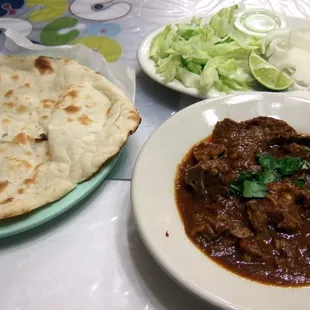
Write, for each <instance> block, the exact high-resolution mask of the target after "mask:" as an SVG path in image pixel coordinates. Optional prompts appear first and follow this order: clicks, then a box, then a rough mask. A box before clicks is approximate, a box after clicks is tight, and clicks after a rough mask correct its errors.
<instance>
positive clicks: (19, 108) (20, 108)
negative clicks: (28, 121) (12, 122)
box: [17, 104, 28, 113]
mask: <svg viewBox="0 0 310 310" xmlns="http://www.w3.org/2000/svg"><path fill="white" fill-rule="evenodd" d="M26 111H28V108H27V107H26V106H25V105H23V104H22V105H20V106H18V108H17V113H25V112H26Z"/></svg>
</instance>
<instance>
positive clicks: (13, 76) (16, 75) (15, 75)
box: [11, 74, 19, 81]
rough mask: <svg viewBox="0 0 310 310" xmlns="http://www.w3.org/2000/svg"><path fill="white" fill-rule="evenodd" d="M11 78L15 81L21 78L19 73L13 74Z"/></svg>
mask: <svg viewBox="0 0 310 310" xmlns="http://www.w3.org/2000/svg"><path fill="white" fill-rule="evenodd" d="M11 79H12V80H13V81H17V80H18V79H19V75H18V74H13V75H11Z"/></svg>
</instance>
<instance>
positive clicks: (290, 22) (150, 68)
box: [138, 15, 309, 99]
mask: <svg viewBox="0 0 310 310" xmlns="http://www.w3.org/2000/svg"><path fill="white" fill-rule="evenodd" d="M191 18H192V17H190V18H186V19H182V20H179V21H176V22H174V23H172V24H176V23H180V22H182V23H188V22H190V20H191ZM210 18H211V16H206V15H203V16H202V20H203V22H208V21H209V20H210ZM285 21H286V24H287V27H297V26H302V25H309V21H308V20H306V19H302V18H296V17H291V16H285ZM164 28H165V26H163V27H161V28H159V29H157V30H155V31H153V32H152V33H151V34H150V35H148V36H147V37H146V38H145V39H144V40H143V41H142V42H141V44H140V46H139V49H138V61H139V64H140V66H141V68H142V70H143V71H144V72H145V73H146V74H147V75H148V76H149V77H150V78H151V79H153V80H154V81H156V82H158V83H160V84H162V85H164V86H166V87H168V88H171V89H173V90H176V91H178V92H180V93H184V94H187V95H191V96H194V97H198V98H202V99H204V98H210V97H215V96H219V95H220V93H219V92H218V91H216V90H214V91H211V92H208V93H201V92H200V91H199V89H197V88H187V87H185V86H184V85H183V84H182V83H181V82H180V81H178V80H173V81H172V82H169V83H164V82H163V80H162V78H161V77H160V76H159V75H158V74H157V73H156V67H155V63H154V62H153V60H151V59H149V54H150V47H151V42H152V40H153V39H154V37H155V36H156V35H157V34H158V33H159V32H161V31H162V30H163V29H164Z"/></svg>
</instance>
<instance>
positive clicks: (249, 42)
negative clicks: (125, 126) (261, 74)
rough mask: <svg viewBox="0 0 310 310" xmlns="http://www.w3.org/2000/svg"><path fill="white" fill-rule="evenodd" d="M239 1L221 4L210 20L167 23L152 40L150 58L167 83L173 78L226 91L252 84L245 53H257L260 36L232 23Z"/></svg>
mask: <svg viewBox="0 0 310 310" xmlns="http://www.w3.org/2000/svg"><path fill="white" fill-rule="evenodd" d="M237 9H238V5H233V6H231V7H228V8H223V9H222V10H221V11H219V12H218V13H217V14H215V15H214V16H212V18H211V19H210V22H209V24H203V22H202V19H201V18H195V17H194V18H193V19H192V20H191V22H190V23H179V24H176V25H169V26H166V27H165V29H164V30H163V31H162V32H160V33H159V34H158V35H157V36H156V37H155V38H154V39H153V41H152V43H151V48H150V55H149V58H150V59H152V60H153V61H154V62H155V64H156V68H157V69H156V72H157V73H158V74H160V76H161V77H162V78H163V79H164V81H165V82H166V83H168V82H171V81H172V80H174V79H178V80H179V81H181V82H182V83H183V84H184V86H185V87H193V88H198V89H200V90H201V91H208V90H210V89H217V90H218V91H221V92H226V93H229V92H231V91H233V90H247V89H249V88H251V87H252V86H253V83H254V80H253V78H252V76H251V74H250V70H249V65H248V57H249V54H250V52H251V51H252V50H255V51H256V52H258V53H260V49H261V44H262V42H261V38H258V37H254V36H249V35H246V34H244V33H242V32H240V31H239V30H237V29H236V28H235V27H234V18H235V13H236V10H237Z"/></svg>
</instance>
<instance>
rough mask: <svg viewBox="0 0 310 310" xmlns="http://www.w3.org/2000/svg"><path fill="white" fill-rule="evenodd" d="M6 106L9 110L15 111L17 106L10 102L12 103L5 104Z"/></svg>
mask: <svg viewBox="0 0 310 310" xmlns="http://www.w3.org/2000/svg"><path fill="white" fill-rule="evenodd" d="M4 106H5V107H7V108H9V109H13V108H14V107H15V106H16V104H15V103H14V102H12V101H10V102H4Z"/></svg>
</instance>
